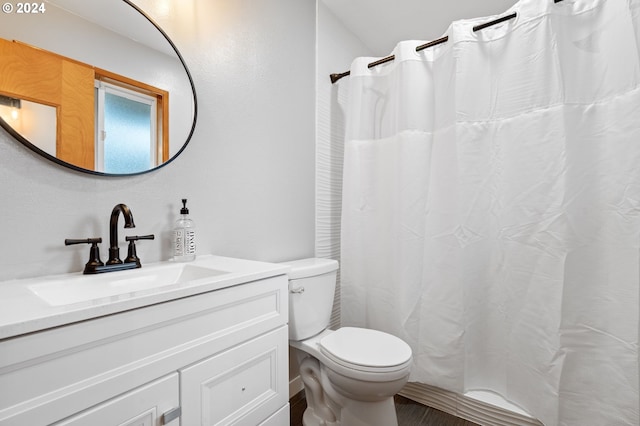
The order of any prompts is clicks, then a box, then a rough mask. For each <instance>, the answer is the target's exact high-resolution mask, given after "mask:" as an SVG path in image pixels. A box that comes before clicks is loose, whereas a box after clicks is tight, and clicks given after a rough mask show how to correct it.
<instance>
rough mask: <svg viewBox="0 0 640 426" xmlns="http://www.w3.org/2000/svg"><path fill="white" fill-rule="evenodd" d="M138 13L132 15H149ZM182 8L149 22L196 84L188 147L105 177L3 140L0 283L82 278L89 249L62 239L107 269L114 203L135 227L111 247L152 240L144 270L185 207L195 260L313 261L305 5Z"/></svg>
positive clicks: (234, 3) (212, 2)
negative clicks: (165, 161) (87, 242)
mask: <svg viewBox="0 0 640 426" xmlns="http://www.w3.org/2000/svg"><path fill="white" fill-rule="evenodd" d="M146 1H147V0H144V1H143V0H140V1H137V2H136V3H137V4H139V5H140V6H141V7H142V9H145V2H146ZM148 2H152V0H148ZM181 4H182V5H184V7H183V8H182V9H183V10H182V12H184V13H176V14H171V15H167V16H162V17H155V16H153V15H152V17H153V18H154V19H156V20H157V21H158V22H159V23H160V25H161V26H162V27H163V28H165V29H166V30H167V32H168V34H169V35H170V37H171V38H172V40H173V41H174V42H175V44H176V46H177V47H178V49H179V50H180V51H181V53H182V54H183V56H184V59H185V61H186V63H187V65H188V66H189V68H190V70H191V73H192V75H193V78H194V82H195V86H196V89H197V92H198V105H199V117H198V125H197V128H196V131H195V134H194V137H193V139H192V140H191V142H190V144H189V146H188V147H187V149H186V150H185V151H184V152H183V154H182V155H181V156H180V157H178V158H177V159H176V160H175V161H174V162H173V163H171V164H169V165H168V166H166V167H164V168H162V169H160V170H157V171H155V172H152V173H148V174H144V175H140V176H136V177H125V178H104V177H96V176H92V175H87V174H81V173H77V172H74V171H72V170H69V169H66V168H63V167H61V166H59V165H56V164H54V163H51V162H49V161H47V160H45V159H43V158H41V157H39V156H37V155H36V154H34V153H32V152H31V151H30V150H28V149H26V148H25V147H23V146H22V145H20V144H18V143H17V142H15V141H14V140H13V139H12V138H11V137H10V136H9V135H8V134H7V133H6V132H4V131H3V130H2V129H0V212H1V213H0V230H1V233H0V235H2V240H1V243H0V281H2V280H6V279H12V278H18V277H31V276H37V275H41V274H52V273H64V272H71V271H80V270H82V267H83V264H84V263H85V262H86V261H87V256H88V252H89V250H88V247H80V246H73V247H65V246H64V244H63V242H64V239H65V238H72V237H73V238H84V237H92V236H102V238H103V241H104V242H103V244H102V245H101V248H102V251H101V254H102V258H103V260H105V258H106V257H107V248H108V221H109V214H110V212H111V209H112V207H113V206H114V205H115V204H117V203H120V202H123V203H125V204H127V205H128V206H129V207H130V208H131V209H132V211H133V214H134V217H135V221H136V225H137V227H136V229H134V230H127V232H125V230H124V229H123V228H122V220H121V223H120V230H119V233H120V240H121V243H120V247H121V249H123V250H126V245H125V243H124V235H127V234H134V233H135V234H139V235H143V234H147V233H154V234H155V235H156V238H157V239H156V240H155V241H143V242H141V243H140V244H139V245H138V255H139V256H140V258H141V259H142V262H143V263H144V262H153V261H159V260H163V259H167V258H169V256H170V229H171V227H172V225H173V221H174V220H175V219H176V215H177V213H178V210H179V204H180V198H182V197H186V198H188V199H189V206H190V210H191V216H192V218H193V219H194V220H195V222H196V225H197V226H198V235H197V237H198V251H199V253H215V254H220V255H227V256H237V257H243V258H251V259H258V260H266V261H279V260H285V259H293V258H300V257H305V256H312V255H313V250H314V107H315V105H314V99H315V92H314V88H315V79H314V70H315V68H314V60H315V2H314V1H313V0H264V1H259V2H257V1H255V0H191V1H189V2H185V1H183V0H176V8H178V9H180V8H181ZM145 10H146V9H145ZM143 267H144V266H143ZM0 285H1V284H0Z"/></svg>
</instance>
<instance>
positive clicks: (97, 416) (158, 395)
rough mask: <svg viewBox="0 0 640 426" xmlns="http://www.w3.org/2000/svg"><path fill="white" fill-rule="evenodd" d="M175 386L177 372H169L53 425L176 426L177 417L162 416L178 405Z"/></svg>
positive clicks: (176, 387) (177, 390) (177, 391)
mask: <svg viewBox="0 0 640 426" xmlns="http://www.w3.org/2000/svg"><path fill="white" fill-rule="evenodd" d="M178 386H179V379H178V373H173V374H170V375H168V376H166V377H163V378H161V379H158V380H156V381H154V382H151V383H149V384H148V385H145V386H142V387H139V388H137V389H134V390H132V391H131V392H127V393H125V394H123V395H121V396H119V397H117V398H113V399H111V400H109V401H106V402H104V403H102V404H100V405H97V406H96V407H94V408H91V409H88V410H86V411H83V412H82V413H79V414H76V415H75V416H72V417H69V418H68V419H66V420H63V421H61V422H58V423H55V425H54V426H159V425H170V426H179V424H180V420H179V418H175V419H173V420H172V421H170V422H167V423H163V418H162V415H163V414H164V413H166V412H170V411H171V410H172V409H174V408H177V407H178V406H179V388H178Z"/></svg>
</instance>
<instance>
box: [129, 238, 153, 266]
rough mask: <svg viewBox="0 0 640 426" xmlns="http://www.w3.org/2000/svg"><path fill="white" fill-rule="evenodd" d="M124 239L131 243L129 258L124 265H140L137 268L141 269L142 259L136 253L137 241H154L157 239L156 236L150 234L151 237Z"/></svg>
mask: <svg viewBox="0 0 640 426" xmlns="http://www.w3.org/2000/svg"><path fill="white" fill-rule="evenodd" d="M124 239H125V240H126V241H129V248H128V250H127V258H126V259H125V260H124V263H135V264H136V265H138V266H137V267H138V268H139V267H140V266H141V265H140V258H139V257H138V255H137V253H136V241H138V240H153V239H155V235H153V234H149V235H131V236H126V237H124Z"/></svg>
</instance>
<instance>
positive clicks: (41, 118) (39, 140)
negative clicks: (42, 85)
mask: <svg viewBox="0 0 640 426" xmlns="http://www.w3.org/2000/svg"><path fill="white" fill-rule="evenodd" d="M0 118H2V119H3V120H4V121H5V122H6V123H7V124H9V125H10V126H11V128H13V129H14V130H15V131H16V132H18V133H20V134H21V135H22V136H24V137H25V138H26V139H27V140H29V141H30V142H31V143H32V144H34V145H35V146H36V147H37V148H39V149H41V150H42V151H44V152H46V153H47V154H49V155H53V156H55V155H56V109H55V108H54V107H52V106H49V105H43V104H39V103H36V102H30V101H26V100H22V99H16V98H10V97H8V96H2V95H0Z"/></svg>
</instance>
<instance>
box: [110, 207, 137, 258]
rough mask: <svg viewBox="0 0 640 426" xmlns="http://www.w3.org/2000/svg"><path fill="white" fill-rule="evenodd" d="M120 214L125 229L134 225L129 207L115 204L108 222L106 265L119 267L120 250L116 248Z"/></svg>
mask: <svg viewBox="0 0 640 426" xmlns="http://www.w3.org/2000/svg"><path fill="white" fill-rule="evenodd" d="M120 212H122V216H123V217H124V227H125V228H135V227H136V224H135V223H133V214H132V213H131V210H130V209H129V207H127V206H126V205H125V204H116V206H115V207H114V208H113V210H111V219H110V220H109V260H107V265H119V264H121V263H122V260H120V249H119V248H118V217H119V216H120Z"/></svg>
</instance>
